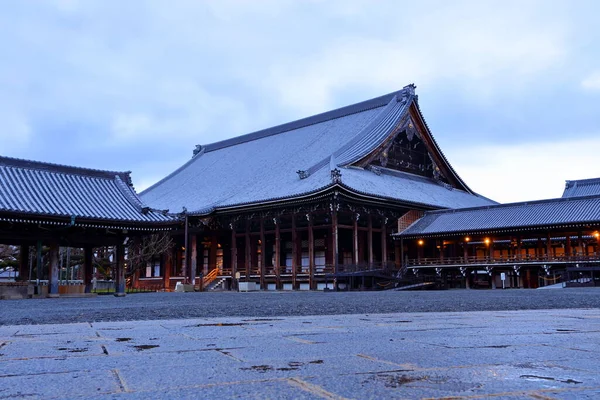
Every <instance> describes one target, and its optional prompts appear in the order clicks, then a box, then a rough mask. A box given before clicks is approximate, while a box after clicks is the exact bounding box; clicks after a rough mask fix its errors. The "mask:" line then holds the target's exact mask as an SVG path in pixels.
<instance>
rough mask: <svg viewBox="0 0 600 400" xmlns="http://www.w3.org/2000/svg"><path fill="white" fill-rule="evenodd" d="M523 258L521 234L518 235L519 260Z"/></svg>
mask: <svg viewBox="0 0 600 400" xmlns="http://www.w3.org/2000/svg"><path fill="white" fill-rule="evenodd" d="M521 259H523V254H522V241H521V235H519V236H518V237H517V260H521Z"/></svg>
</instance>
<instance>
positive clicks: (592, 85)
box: [581, 71, 600, 90]
mask: <svg viewBox="0 0 600 400" xmlns="http://www.w3.org/2000/svg"><path fill="white" fill-rule="evenodd" d="M581 87H582V88H584V89H587V90H600V71H595V72H593V73H591V74H590V75H588V76H587V77H586V78H585V79H584V80H582V81H581Z"/></svg>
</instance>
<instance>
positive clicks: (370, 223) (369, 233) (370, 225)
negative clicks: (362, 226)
mask: <svg viewBox="0 0 600 400" xmlns="http://www.w3.org/2000/svg"><path fill="white" fill-rule="evenodd" d="M367 229H368V231H367V242H368V244H369V268H373V217H372V216H371V214H369V219H368V227H367Z"/></svg>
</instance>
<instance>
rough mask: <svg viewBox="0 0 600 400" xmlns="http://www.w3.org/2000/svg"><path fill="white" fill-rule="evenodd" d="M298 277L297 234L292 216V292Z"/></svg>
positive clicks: (294, 219)
mask: <svg viewBox="0 0 600 400" xmlns="http://www.w3.org/2000/svg"><path fill="white" fill-rule="evenodd" d="M297 277H298V232H296V215H292V290H296V289H297V286H296V283H297V282H296V280H297Z"/></svg>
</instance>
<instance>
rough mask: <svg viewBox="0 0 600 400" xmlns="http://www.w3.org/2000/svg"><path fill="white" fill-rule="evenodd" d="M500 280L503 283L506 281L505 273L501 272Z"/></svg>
mask: <svg viewBox="0 0 600 400" xmlns="http://www.w3.org/2000/svg"><path fill="white" fill-rule="evenodd" d="M500 279H502V280H503V281H505V280H506V273H504V272H501V273H500Z"/></svg>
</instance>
